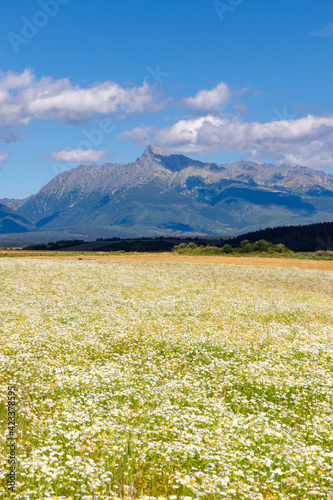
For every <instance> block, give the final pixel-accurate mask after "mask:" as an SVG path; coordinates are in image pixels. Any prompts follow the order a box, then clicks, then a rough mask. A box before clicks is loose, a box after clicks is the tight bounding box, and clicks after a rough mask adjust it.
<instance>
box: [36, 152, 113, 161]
mask: <svg viewBox="0 0 333 500" xmlns="http://www.w3.org/2000/svg"><path fill="white" fill-rule="evenodd" d="M110 156H113V153H111V152H110V151H95V150H92V149H91V150H82V149H73V150H72V151H67V150H66V149H63V150H62V151H57V152H55V153H52V154H50V155H48V156H46V157H45V158H43V160H44V161H63V162H73V163H79V162H84V163H85V162H90V163H95V162H98V161H104V160H106V159H107V158H109V157H110Z"/></svg>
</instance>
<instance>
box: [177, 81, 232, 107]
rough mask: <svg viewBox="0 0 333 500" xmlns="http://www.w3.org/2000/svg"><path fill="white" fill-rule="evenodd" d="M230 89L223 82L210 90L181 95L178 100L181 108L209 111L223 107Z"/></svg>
mask: <svg viewBox="0 0 333 500" xmlns="http://www.w3.org/2000/svg"><path fill="white" fill-rule="evenodd" d="M231 97H232V89H231V88H230V87H229V86H228V85H227V84H226V83H224V82H221V83H219V84H218V85H216V87H214V88H213V89H211V90H206V89H204V90H200V91H199V92H198V93H197V94H196V95H195V96H194V97H183V99H181V100H180V101H179V102H178V105H179V106H180V107H181V108H188V109H191V110H192V111H195V112H199V113H210V112H214V111H220V110H221V109H224V108H225V107H226V106H227V105H228V104H229V102H230V100H231Z"/></svg>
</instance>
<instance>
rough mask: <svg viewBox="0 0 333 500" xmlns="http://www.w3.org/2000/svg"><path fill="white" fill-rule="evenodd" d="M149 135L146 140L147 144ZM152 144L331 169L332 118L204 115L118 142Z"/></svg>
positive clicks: (188, 151) (187, 151) (131, 134)
mask: <svg viewBox="0 0 333 500" xmlns="http://www.w3.org/2000/svg"><path fill="white" fill-rule="evenodd" d="M145 132H147V133H148V135H149V138H148V140H146V137H147V134H145ZM140 137H144V138H145V140H144V143H145V144H146V143H147V142H149V141H153V142H154V143H155V144H157V145H159V146H161V147H166V148H170V149H171V150H172V151H175V152H180V153H184V154H218V153H220V152H221V151H227V152H236V151H238V152H242V153H247V154H248V155H249V156H250V157H251V158H252V159H254V160H257V161H267V160H275V161H277V162H283V163H289V164H291V165H295V164H299V165H307V166H309V167H313V168H333V116H313V115H308V116H306V117H303V118H299V119H295V120H279V121H274V122H268V123H258V122H252V123H251V122H250V123H249V122H245V121H241V120H240V119H230V118H223V117H218V116H214V115H207V116H203V117H200V118H195V119H189V120H179V121H178V122H177V123H175V124H174V125H172V126H170V127H167V128H164V129H151V128H149V129H148V128H147V129H146V130H145V129H144V127H140V131H139V133H138V129H134V130H132V131H127V132H124V133H123V134H122V135H121V136H120V139H123V140H133V141H135V142H138V143H140Z"/></svg>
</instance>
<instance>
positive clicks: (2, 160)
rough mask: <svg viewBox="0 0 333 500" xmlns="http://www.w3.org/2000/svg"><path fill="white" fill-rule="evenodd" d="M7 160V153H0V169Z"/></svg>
mask: <svg viewBox="0 0 333 500" xmlns="http://www.w3.org/2000/svg"><path fill="white" fill-rule="evenodd" d="M8 158H9V153H0V168H1V166H2V164H3V163H5V161H7V160H8Z"/></svg>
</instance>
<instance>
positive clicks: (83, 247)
mask: <svg viewBox="0 0 333 500" xmlns="http://www.w3.org/2000/svg"><path fill="white" fill-rule="evenodd" d="M244 240H248V241H249V243H255V242H257V241H259V240H266V241H269V242H271V243H272V244H273V245H278V244H283V245H285V246H286V247H287V248H289V249H290V250H293V251H294V252H316V251H317V250H332V249H333V222H323V223H318V224H311V225H309V226H283V227H275V228H268V229H261V230H259V231H253V232H251V233H246V234H242V235H241V236H237V237H233V238H221V237H216V238H214V237H209V238H208V237H204V236H201V237H167V236H164V237H163V236H157V237H152V238H150V237H144V238H124V239H121V238H110V239H103V238H99V239H98V240H96V241H95V242H84V241H82V240H61V241H52V242H49V243H45V244H38V245H30V246H28V247H26V248H25V250H68V249H71V250H72V249H73V250H75V247H76V246H78V247H79V248H78V250H80V251H90V252H94V251H99V252H111V251H125V252H169V251H171V250H172V249H173V248H174V246H176V245H180V244H182V243H186V244H188V243H191V242H193V243H195V244H196V245H197V246H201V245H204V246H216V247H218V248H221V247H223V246H225V245H230V246H231V247H232V248H238V247H240V246H241V242H242V241H244Z"/></svg>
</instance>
